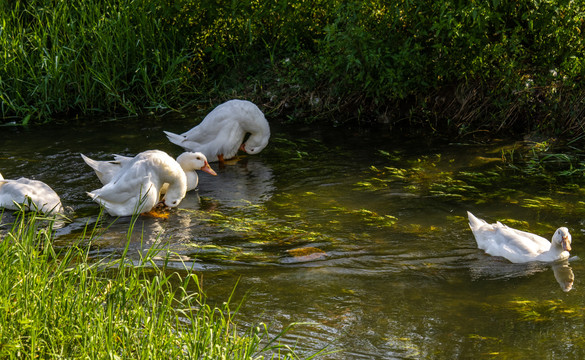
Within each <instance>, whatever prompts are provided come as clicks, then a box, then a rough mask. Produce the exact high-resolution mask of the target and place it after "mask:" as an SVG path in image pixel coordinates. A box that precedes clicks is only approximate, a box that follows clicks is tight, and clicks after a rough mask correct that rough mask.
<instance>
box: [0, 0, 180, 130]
mask: <svg viewBox="0 0 585 360" xmlns="http://www.w3.org/2000/svg"><path fill="white" fill-rule="evenodd" d="M0 49H2V50H0V64H2V65H0V104H1V106H0V115H1V116H2V117H3V118H10V117H13V118H15V119H18V122H20V123H22V124H25V125H26V124H27V123H28V122H29V121H30V122H44V121H47V120H49V119H51V118H53V119H54V118H55V117H59V116H67V115H71V114H78V113H82V114H86V115H89V114H110V113H120V112H123V113H129V114H136V113H138V112H143V111H145V110H146V111H148V110H160V109H168V108H170V107H172V106H173V105H177V104H180V103H181V102H182V101H183V100H184V99H178V97H179V95H178V94H180V93H189V92H190V90H189V89H185V87H184V82H182V80H181V79H182V78H183V76H182V75H181V74H182V73H183V72H184V71H185V69H184V66H183V65H184V63H186V62H187V61H188V59H189V55H188V53H187V51H186V50H185V49H184V46H183V45H182V43H181V42H180V41H179V40H178V38H177V32H176V31H173V29H168V24H167V23H165V21H164V14H162V13H160V9H159V8H158V7H157V4H153V2H150V1H144V0H136V1H131V0H104V1H80V2H75V3H72V2H67V1H65V2H63V1H56V2H55V1H49V0H35V1H30V2H28V1H27V2H20V1H16V2H7V3H3V4H1V5H0Z"/></svg>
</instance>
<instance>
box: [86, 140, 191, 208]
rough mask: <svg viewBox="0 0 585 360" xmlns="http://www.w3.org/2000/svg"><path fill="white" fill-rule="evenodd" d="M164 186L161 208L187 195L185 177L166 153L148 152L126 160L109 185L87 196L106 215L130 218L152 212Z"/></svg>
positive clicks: (176, 163) (173, 203)
mask: <svg viewBox="0 0 585 360" xmlns="http://www.w3.org/2000/svg"><path fill="white" fill-rule="evenodd" d="M164 183H168V184H169V187H168V190H167V193H166V195H165V197H164V205H166V206H168V207H176V206H177V205H179V203H180V202H181V200H182V199H183V198H184V197H185V194H186V192H187V175H186V174H185V172H184V171H183V169H182V168H181V165H179V163H178V162H177V161H176V160H175V159H173V158H172V157H170V156H169V155H168V154H167V153H165V152H163V151H160V150H148V151H144V152H141V153H140V154H138V155H136V156H135V157H133V158H131V159H130V160H128V161H125V162H124V164H123V165H122V167H121V168H120V169H119V170H118V172H117V173H116V174H115V175H114V176H113V177H112V179H111V181H110V182H108V183H107V184H106V185H104V186H103V187H102V188H101V189H97V190H94V191H92V192H88V193H87V194H88V195H89V196H90V197H91V198H92V200H93V201H95V202H97V203H98V204H100V205H102V206H104V208H105V209H106V211H107V212H108V214H110V215H112V216H130V215H133V214H139V213H145V212H149V211H151V210H152V209H153V208H154V207H155V206H156V204H157V203H158V201H159V197H160V190H161V188H162V186H163V184H164Z"/></svg>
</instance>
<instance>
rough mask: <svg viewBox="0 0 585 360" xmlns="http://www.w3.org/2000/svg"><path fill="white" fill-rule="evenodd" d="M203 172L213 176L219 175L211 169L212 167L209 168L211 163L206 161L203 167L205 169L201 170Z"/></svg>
mask: <svg viewBox="0 0 585 360" xmlns="http://www.w3.org/2000/svg"><path fill="white" fill-rule="evenodd" d="M201 171H205V172H206V173H208V174H211V175H213V176H215V175H217V173H216V172H215V171H214V170H213V169H212V168H211V166H209V163H208V162H207V161H206V162H205V165H203V167H202V168H201Z"/></svg>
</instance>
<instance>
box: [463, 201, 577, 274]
mask: <svg viewBox="0 0 585 360" xmlns="http://www.w3.org/2000/svg"><path fill="white" fill-rule="evenodd" d="M467 217H468V218H469V227H470V228H471V231H472V232H473V235H474V236H475V240H476V241H477V246H478V247H479V248H480V249H482V250H484V251H485V252H486V253H488V254H489V255H492V256H502V257H504V258H506V259H508V260H510V261H511V262H513V263H525V262H530V261H543V262H552V261H557V260H565V259H568V258H569V251H571V234H569V230H568V229H567V228H566V227H560V228H558V229H557V230H556V231H555V233H554V235H553V237H552V241H548V240H547V239H545V238H543V237H540V236H538V235H535V234H531V233H528V232H524V231H520V230H516V229H512V228H510V227H507V226H506V225H503V224H501V223H500V222H497V223H495V224H488V223H487V222H485V221H484V220H481V219H478V218H477V217H475V216H474V215H473V214H472V213H470V212H469V211H468V212H467Z"/></svg>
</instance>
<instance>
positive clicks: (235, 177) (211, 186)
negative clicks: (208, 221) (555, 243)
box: [199, 156, 276, 207]
mask: <svg viewBox="0 0 585 360" xmlns="http://www.w3.org/2000/svg"><path fill="white" fill-rule="evenodd" d="M216 171H217V176H215V177H214V176H205V175H207V174H203V175H202V176H200V177H199V188H200V194H201V195H202V196H206V197H209V198H210V199H213V200H215V201H217V202H218V203H221V204H222V205H223V206H231V207H237V206H242V205H246V204H249V203H250V204H260V203H263V202H266V201H268V200H270V198H271V197H272V194H273V192H274V191H275V189H276V187H275V185H274V174H273V171H272V169H271V168H270V167H269V166H267V165H266V164H265V163H264V162H263V160H262V159H260V158H258V157H253V158H251V157H247V156H242V157H240V160H239V161H238V162H236V163H235V164H233V165H225V166H223V167H219V168H218V169H216Z"/></svg>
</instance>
